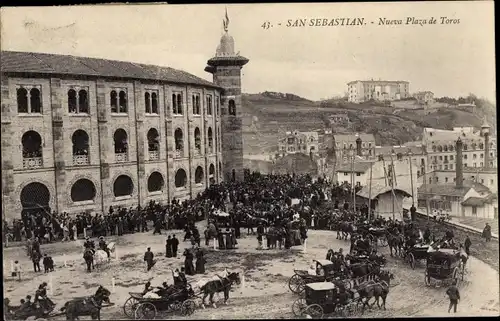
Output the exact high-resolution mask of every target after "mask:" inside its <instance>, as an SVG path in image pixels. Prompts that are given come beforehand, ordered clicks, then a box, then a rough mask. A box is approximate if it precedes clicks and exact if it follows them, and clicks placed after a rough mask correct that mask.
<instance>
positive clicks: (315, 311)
mask: <svg viewBox="0 0 500 321" xmlns="http://www.w3.org/2000/svg"><path fill="white" fill-rule="evenodd" d="M305 313H306V314H307V315H309V316H311V318H313V319H321V318H322V317H323V308H322V307H321V305H319V304H313V305H309V306H307V307H306V310H305Z"/></svg>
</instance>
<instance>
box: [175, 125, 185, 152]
mask: <svg viewBox="0 0 500 321" xmlns="http://www.w3.org/2000/svg"><path fill="white" fill-rule="evenodd" d="M174 140H175V150H177V151H183V150H184V137H183V134H182V129H180V128H177V129H176V130H175V133H174Z"/></svg>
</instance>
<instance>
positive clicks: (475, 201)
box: [462, 194, 498, 206]
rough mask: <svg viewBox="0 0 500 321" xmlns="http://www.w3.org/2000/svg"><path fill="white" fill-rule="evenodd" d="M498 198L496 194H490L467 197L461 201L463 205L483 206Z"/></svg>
mask: <svg viewBox="0 0 500 321" xmlns="http://www.w3.org/2000/svg"><path fill="white" fill-rule="evenodd" d="M496 200H498V196H497V194H490V195H488V196H486V197H469V198H468V199H466V200H465V201H463V202H462V205H463V206H483V205H484V204H486V203H488V204H491V203H492V202H493V201H496Z"/></svg>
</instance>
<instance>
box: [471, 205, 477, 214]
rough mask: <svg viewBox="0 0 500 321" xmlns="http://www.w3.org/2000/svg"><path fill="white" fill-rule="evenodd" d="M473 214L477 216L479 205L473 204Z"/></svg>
mask: <svg viewBox="0 0 500 321" xmlns="http://www.w3.org/2000/svg"><path fill="white" fill-rule="evenodd" d="M472 215H474V216H477V207H476V206H472Z"/></svg>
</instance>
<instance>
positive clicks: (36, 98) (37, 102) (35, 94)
mask: <svg viewBox="0 0 500 321" xmlns="http://www.w3.org/2000/svg"><path fill="white" fill-rule="evenodd" d="M30 104H31V113H33V114H41V113H42V97H40V90H38V88H31V90H30Z"/></svg>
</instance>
